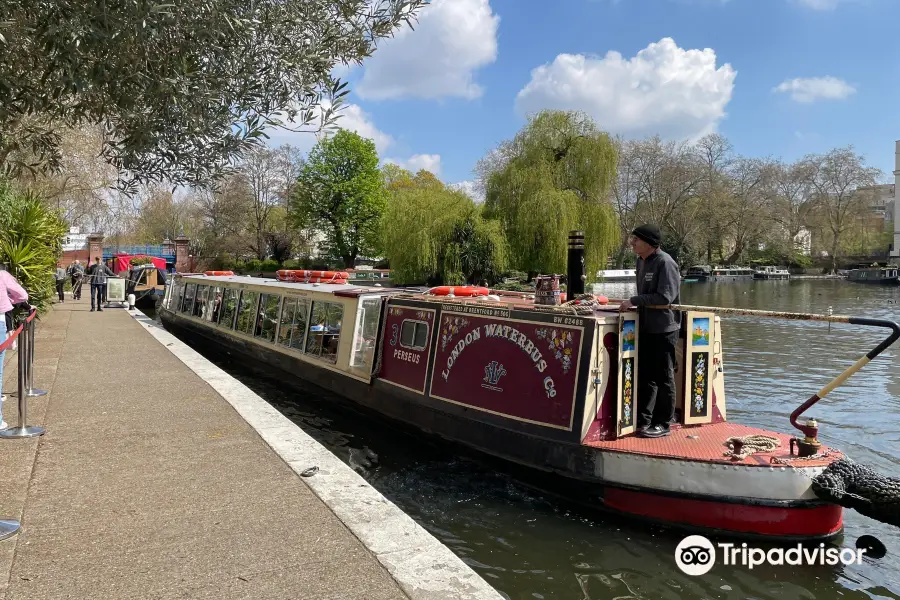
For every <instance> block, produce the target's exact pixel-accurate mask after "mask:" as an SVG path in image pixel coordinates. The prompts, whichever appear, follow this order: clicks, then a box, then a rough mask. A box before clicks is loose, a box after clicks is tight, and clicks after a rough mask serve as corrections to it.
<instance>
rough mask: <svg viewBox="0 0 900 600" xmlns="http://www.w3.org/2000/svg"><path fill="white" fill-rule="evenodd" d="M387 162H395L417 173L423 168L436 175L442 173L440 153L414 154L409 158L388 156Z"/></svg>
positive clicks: (385, 160)
mask: <svg viewBox="0 0 900 600" xmlns="http://www.w3.org/2000/svg"><path fill="white" fill-rule="evenodd" d="M384 162H386V163H394V164H395V165H398V166H400V167H401V168H404V169H406V170H407V171H412V172H413V173H416V172H417V171H419V170H421V169H425V170H426V171H431V172H432V173H434V175H435V176H437V177H440V175H441V155H440V154H413V155H412V156H410V157H409V158H407V159H397V158H386V159H384Z"/></svg>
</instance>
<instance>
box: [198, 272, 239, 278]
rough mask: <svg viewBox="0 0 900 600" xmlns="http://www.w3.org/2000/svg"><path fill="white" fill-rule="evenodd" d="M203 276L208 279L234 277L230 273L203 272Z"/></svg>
mask: <svg viewBox="0 0 900 600" xmlns="http://www.w3.org/2000/svg"><path fill="white" fill-rule="evenodd" d="M203 274H204V275H208V276H210V277H229V276H231V275H234V273H233V272H232V271H203Z"/></svg>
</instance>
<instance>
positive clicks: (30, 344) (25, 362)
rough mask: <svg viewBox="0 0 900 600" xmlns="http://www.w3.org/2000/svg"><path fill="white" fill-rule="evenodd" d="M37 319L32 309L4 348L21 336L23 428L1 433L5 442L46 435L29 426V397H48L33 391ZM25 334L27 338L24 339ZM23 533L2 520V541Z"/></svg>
mask: <svg viewBox="0 0 900 600" xmlns="http://www.w3.org/2000/svg"><path fill="white" fill-rule="evenodd" d="M36 316H37V310H35V309H34V308H32V309H31V312H30V313H29V315H28V317H27V318H26V319H25V321H24V322H23V323H22V324H21V325H19V326H18V327H17V328H16V329H15V331H13V333H12V335H10V336H9V337H7V339H6V340H4V341H3V343H2V344H0V351H5V350H7V349H8V348H9V347H10V346H11V345H12V344H13V343H14V342H15V341H16V340H18V339H19V337H20V336H21V340H19V348H18V363H19V372H18V374H17V375H18V390H17V395H18V401H19V402H18V404H19V425H18V427H11V428H8V429H3V430H0V438H2V439H13V438H30V437H36V436H39V435H43V434H44V429H43V428H41V427H35V426H31V427H29V426H28V425H27V421H28V397H29V396H37V395H43V394H46V393H47V392H46V391H44V390H35V389H33V388H32V387H31V381H32V378H33V367H34V326H35V323H34V319H35V317H36ZM22 333H24V334H25V335H21V334H22ZM0 384H2V381H0ZM0 420H2V418H0ZM21 529H22V526H21V524H20V523H19V522H18V521H16V520H14V519H0V540H5V539H7V538H11V537H12V536H14V535H16V534H17V533H19V531H20V530H21Z"/></svg>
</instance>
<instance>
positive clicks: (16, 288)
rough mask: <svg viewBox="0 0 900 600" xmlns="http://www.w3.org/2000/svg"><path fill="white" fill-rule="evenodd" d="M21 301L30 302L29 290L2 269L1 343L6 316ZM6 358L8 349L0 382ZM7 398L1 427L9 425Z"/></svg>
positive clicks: (3, 356)
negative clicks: (5, 418) (7, 422)
mask: <svg viewBox="0 0 900 600" xmlns="http://www.w3.org/2000/svg"><path fill="white" fill-rule="evenodd" d="M20 302H28V292H26V291H25V290H24V289H23V288H22V286H21V285H19V282H18V281H16V278H15V277H13V276H12V275H10V274H9V272H8V271H7V270H6V269H3V270H0V343H2V342H4V341H6V336H7V327H6V324H7V318H6V316H7V315H8V314H10V313H11V312H12V309H13V305H15V304H19V303H20ZM5 359H6V350H4V351H2V352H0V384H2V383H3V361H4V360H5ZM5 400H6V394H3V395H2V396H0V429H6V427H7V424H6V421H4V420H3V402H4V401H5Z"/></svg>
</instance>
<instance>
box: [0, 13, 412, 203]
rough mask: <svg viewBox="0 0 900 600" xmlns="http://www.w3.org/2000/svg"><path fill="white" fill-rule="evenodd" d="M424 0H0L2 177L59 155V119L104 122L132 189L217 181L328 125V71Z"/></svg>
mask: <svg viewBox="0 0 900 600" xmlns="http://www.w3.org/2000/svg"><path fill="white" fill-rule="evenodd" d="M426 3H427V0H302V1H298V0H288V1H283V0H257V1H254V2H246V1H244V0H195V1H192V2H176V3H164V2H162V1H160V2H157V1H153V0H149V1H145V0H139V1H136V2H135V1H129V2H125V1H122V0H108V1H106V2H81V1H79V0H27V1H26V0H6V1H5V2H4V3H3V10H2V11H0V12H2V14H3V17H2V19H0V98H2V100H0V173H3V172H4V171H5V173H6V174H7V175H11V176H15V175H16V173H17V172H19V171H22V170H26V169H27V170H31V169H35V170H38V169H52V168H53V167H54V166H55V165H57V164H59V162H60V137H59V133H58V129H57V128H58V127H65V126H69V127H78V126H80V125H81V124H84V123H96V124H102V125H103V127H104V128H105V133H106V136H107V142H106V145H105V148H104V156H105V158H106V159H107V160H108V161H109V162H110V163H111V164H113V165H114V166H115V167H116V168H117V169H118V170H119V171H120V172H122V173H123V174H125V175H123V180H122V181H120V183H121V184H123V186H125V187H128V188H129V189H132V190H133V189H136V186H137V184H138V183H146V182H149V181H161V180H168V181H170V182H171V183H173V184H183V185H197V184H204V183H207V182H208V181H209V180H210V179H214V178H215V177H216V176H217V175H218V174H219V173H220V172H221V171H222V170H223V168H224V167H225V166H226V165H227V164H230V163H231V162H232V161H233V160H234V159H236V158H239V157H240V156H241V155H242V154H243V153H244V152H246V151H247V150H248V149H249V148H251V147H253V146H254V145H258V144H259V142H260V138H262V137H264V136H265V133H264V130H265V129H266V127H268V126H272V125H279V124H283V123H284V122H285V121H291V122H293V124H294V126H296V127H298V128H304V127H306V126H308V125H310V124H311V123H313V122H315V121H317V120H319V121H320V127H323V126H324V127H328V126H329V125H330V124H332V123H333V122H334V119H335V118H336V116H337V112H336V111H337V109H338V108H339V105H340V104H341V101H342V100H343V97H344V95H345V94H346V93H347V92H346V90H345V89H344V84H342V83H341V82H340V81H338V80H336V79H335V78H334V77H333V76H332V70H333V68H334V67H335V66H336V65H338V64H343V65H346V64H351V63H357V64H358V63H360V62H361V61H362V60H363V59H364V58H365V57H367V56H369V55H371V54H372V52H374V50H375V46H376V43H377V41H378V40H380V39H383V38H386V37H388V36H390V35H392V34H393V32H394V31H395V30H396V29H397V28H398V27H399V26H400V25H401V24H402V23H406V24H408V25H409V24H411V21H412V20H413V19H414V18H415V14H416V12H417V11H418V10H419V9H420V8H421V7H422V6H423V5H425V4H426Z"/></svg>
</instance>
